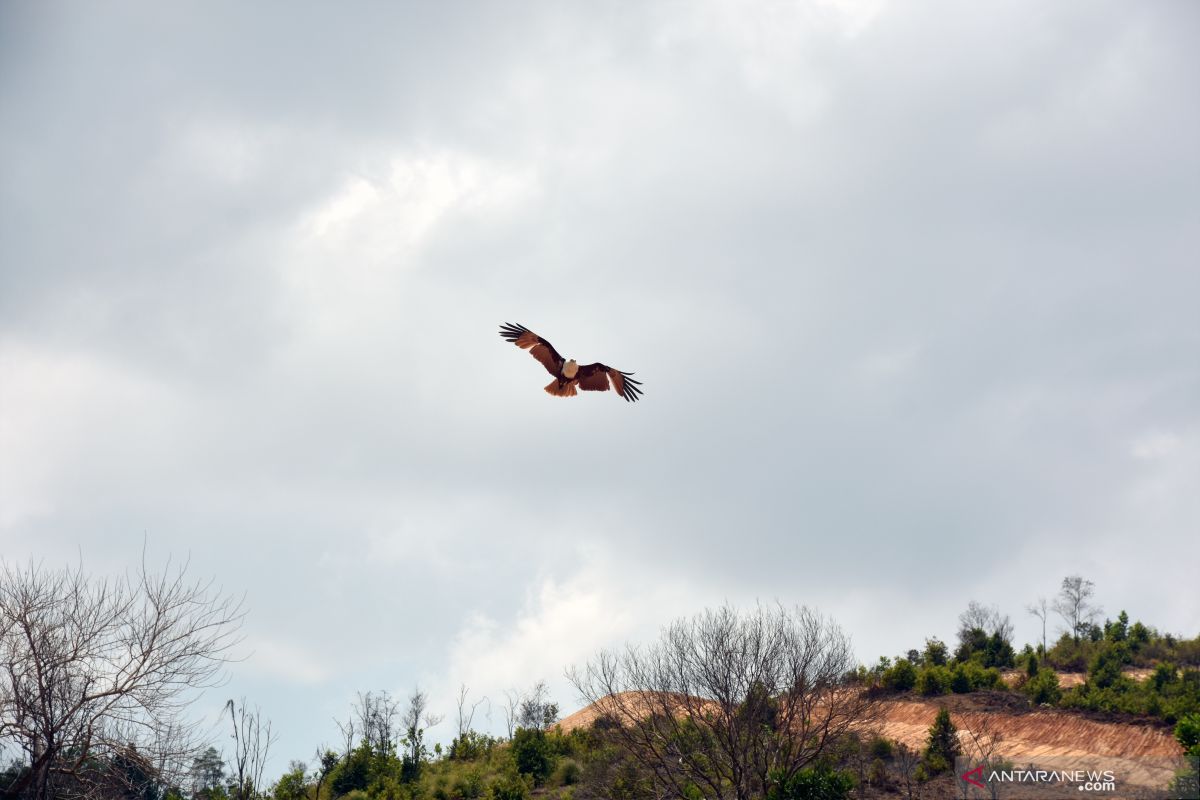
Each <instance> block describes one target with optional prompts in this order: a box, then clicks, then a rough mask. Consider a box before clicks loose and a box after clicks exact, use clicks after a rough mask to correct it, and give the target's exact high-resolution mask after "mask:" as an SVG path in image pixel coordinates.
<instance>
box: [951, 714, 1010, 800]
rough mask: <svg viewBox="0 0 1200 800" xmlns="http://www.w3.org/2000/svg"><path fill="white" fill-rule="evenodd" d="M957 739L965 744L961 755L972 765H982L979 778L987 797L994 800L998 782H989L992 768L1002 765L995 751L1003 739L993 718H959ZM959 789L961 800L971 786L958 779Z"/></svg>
mask: <svg viewBox="0 0 1200 800" xmlns="http://www.w3.org/2000/svg"><path fill="white" fill-rule="evenodd" d="M958 734H959V735H958V739H959V741H960V742H963V743H965V745H966V746H965V747H964V748H963V755H964V756H967V757H968V758H969V759H970V760H971V763H972V764H975V765H982V766H983V767H984V769H983V773H982V775H981V776H980V777H981V778H982V779H983V782H984V785H985V786H986V787H987V790H986V791H987V792H988V795H989V796H990V797H991V798H992V800H995V799H996V798H997V797H999V796H1000V795H999V791H1000V786H999V782H997V781H992V780H990V777H989V776H990V775H991V774H992V771H993V768H997V767H1000V766H1001V765H1002V764H1003V759H1002V758H1000V757H999V756H998V755H997V750H998V749H999V747H1000V743H1001V742H1002V741H1003V740H1004V737H1003V736H1002V735H1001V734H1000V731H999V730H998V729H997V728H996V723H995V718H994V717H993V716H991V715H989V714H977V715H972V716H970V717H966V716H960V717H959V720H958ZM958 784H959V789H960V790H961V791H962V793H963V800H966V798H967V797H968V796H969V791H970V790H971V785H970V784H968V783H967V782H966V781H964V780H962V779H959V781H958Z"/></svg>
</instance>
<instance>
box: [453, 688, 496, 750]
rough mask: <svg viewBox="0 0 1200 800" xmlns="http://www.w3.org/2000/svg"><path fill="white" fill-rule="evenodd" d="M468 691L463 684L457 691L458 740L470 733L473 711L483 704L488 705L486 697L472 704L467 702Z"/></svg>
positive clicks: (473, 717)
mask: <svg viewBox="0 0 1200 800" xmlns="http://www.w3.org/2000/svg"><path fill="white" fill-rule="evenodd" d="M469 691H470V690H469V689H468V688H467V685H466V684H465V683H464V684H462V685H461V686H460V687H459V689H458V738H460V739H461V738H462V737H464V736H466V735H467V733H469V732H470V731H471V725H472V723H474V721H475V711H476V710H477V709H478V708H479V707H480V706H481V705H483V704H484V703H489V701H488V699H487V695H484V696H483V697H482V698H480V699H479V700H476V701H475V702H474V703H471V702H468V700H467V696H468V692H469ZM489 707H490V703H489Z"/></svg>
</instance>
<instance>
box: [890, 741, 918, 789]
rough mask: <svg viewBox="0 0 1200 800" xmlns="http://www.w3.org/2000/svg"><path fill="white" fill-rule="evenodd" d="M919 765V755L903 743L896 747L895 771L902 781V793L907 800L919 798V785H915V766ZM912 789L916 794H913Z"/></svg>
mask: <svg viewBox="0 0 1200 800" xmlns="http://www.w3.org/2000/svg"><path fill="white" fill-rule="evenodd" d="M920 763H921V754H920V753H919V752H917V751H916V750H913V749H912V748H911V747H909V746H908V745H906V744H904V743H903V742H899V743H897V745H896V771H897V772H899V773H900V777H901V779H903V781H904V791H905V794H906V796H907V797H908V800H917V798H919V797H920V796H921V784H920V783H919V782H917V783H915V784H914V782H915V779H916V774H917V766H918V765H919V764H920ZM914 788H915V789H916V792H915V793H914V791H913V790H914Z"/></svg>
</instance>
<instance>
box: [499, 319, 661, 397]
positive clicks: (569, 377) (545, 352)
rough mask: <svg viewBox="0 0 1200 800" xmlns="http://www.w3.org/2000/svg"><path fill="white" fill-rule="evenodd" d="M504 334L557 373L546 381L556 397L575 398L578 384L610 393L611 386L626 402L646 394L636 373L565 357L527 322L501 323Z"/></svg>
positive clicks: (548, 389) (587, 389)
mask: <svg viewBox="0 0 1200 800" xmlns="http://www.w3.org/2000/svg"><path fill="white" fill-rule="evenodd" d="M500 336H501V337H502V338H503V339H504V340H505V341H508V342H512V343H513V344H515V345H516V346H517V347H519V348H521V349H522V350H528V351H529V354H530V355H531V356H533V357H534V358H536V359H537V360H538V361H540V362H541V364H542V366H543V367H545V368H546V371H547V372H549V373H550V374H551V375H553V376H554V380H552V381H550V383H548V384H546V387H545V388H546V391H547V392H548V393H549V394H552V395H554V396H555V397H574V396H575V395H576V391H575V387H577V386H578V387H579V388H580V389H583V390H584V391H585V392H607V391H608V390H609V389H610V388H611V389H613V390H615V391H616V392H617V394H619V395H621V397H624V398H625V400H626V402H634V401H636V400H637V399H638V397H640V396H641V394H642V390H641V389H640V388H639V387H640V386H641V385H642V382H641V381H638V380H634V379H633V377H632V376H633V374H634V373H632V372H621V370H619V369H613V368H612V367H609V366H606V365H604V364H601V363H599V362H597V363H595V364H577V363H576V362H575V359H573V358H572V359H570V360H567V359H564V358H563V357H562V356H560V355H559V354H558V351H557V350H555V349H554V345H552V344H550V343H549V342H548V341H546V340H545V339H543V338H542V337H541V336H538V335H537V334H536V333H534V332H533V331H531V330H529V329H528V328H526V327H525V326H524V325H514V324H513V323H511V322H506V323H504V324H503V325H501V326H500Z"/></svg>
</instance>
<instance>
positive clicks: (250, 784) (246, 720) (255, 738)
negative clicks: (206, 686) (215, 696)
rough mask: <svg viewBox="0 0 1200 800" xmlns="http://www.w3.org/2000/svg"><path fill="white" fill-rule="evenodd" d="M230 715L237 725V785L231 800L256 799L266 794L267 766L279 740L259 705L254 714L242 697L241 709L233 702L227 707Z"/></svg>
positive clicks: (232, 735)
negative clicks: (264, 773)
mask: <svg viewBox="0 0 1200 800" xmlns="http://www.w3.org/2000/svg"><path fill="white" fill-rule="evenodd" d="M225 710H226V711H228V712H229V721H230V723H231V724H232V725H233V732H232V733H231V734H230V736H231V737H232V738H233V764H232V770H233V775H232V778H233V785H232V787H231V789H232V795H231V800H253V798H255V797H257V796H258V793H259V792H261V791H262V788H263V782H262V774H263V769H264V768H265V767H266V764H267V756H268V755H269V754H270V752H271V745H273V744H275V742H276V740H277V738H278V737H276V736H274V735H273V734H272V733H271V721H270V720H267V721H266V722H265V723H264V722H263V718H262V713H261V712H260V711H259V710H258V707H257V706H255V708H254V710H253V711H251V710H249V709H248V708H246V698H244V697H243V698H242V702H241V705H240V706H235V705H234V702H233V701H232V700H230V701H229V702H227V703H226V704H225Z"/></svg>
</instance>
